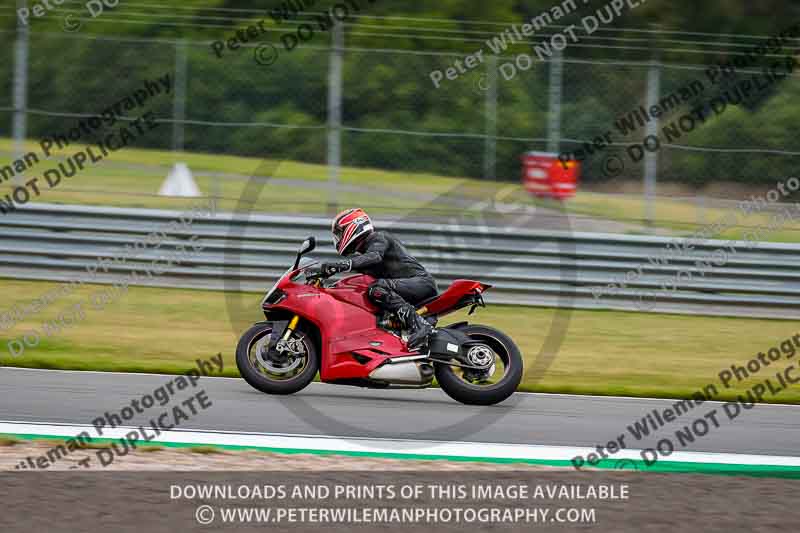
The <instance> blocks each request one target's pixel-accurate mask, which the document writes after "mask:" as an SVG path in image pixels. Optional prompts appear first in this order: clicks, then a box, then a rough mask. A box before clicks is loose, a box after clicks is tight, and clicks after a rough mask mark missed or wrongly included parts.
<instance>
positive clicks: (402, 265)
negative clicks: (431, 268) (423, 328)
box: [347, 231, 437, 313]
mask: <svg viewBox="0 0 800 533" xmlns="http://www.w3.org/2000/svg"><path fill="white" fill-rule="evenodd" d="M347 259H349V260H350V261H351V269H352V270H354V271H356V272H361V273H363V274H369V275H370V276H372V277H374V278H376V279H377V281H376V282H375V283H373V284H372V285H371V286H370V288H369V292H368V293H367V296H368V297H369V299H370V300H371V301H372V302H373V303H375V305H377V306H378V307H379V308H381V309H383V310H384V311H388V312H391V313H395V312H397V311H399V310H400V309H401V308H402V307H403V306H404V305H407V304H411V305H415V304H418V303H419V302H421V301H423V300H425V299H427V298H430V297H432V296H435V295H436V293H437V288H436V280H434V279H433V276H431V275H430V274H429V273H428V271H427V270H425V268H424V267H423V266H422V265H421V264H420V263H419V261H417V260H416V259H414V257H412V256H411V255H410V254H409V253H408V251H407V250H406V248H405V246H403V243H402V242H400V240H399V239H397V237H395V236H393V235H391V234H390V233H387V232H385V231H376V232H374V233H371V234H370V235H367V236H366V237H365V238H364V239H363V241H362V242H361V243H359V246H358V250H357V253H355V254H352V255H350V256H348V257H347Z"/></svg>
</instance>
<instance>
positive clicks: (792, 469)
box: [0, 433, 800, 479]
mask: <svg viewBox="0 0 800 533" xmlns="http://www.w3.org/2000/svg"><path fill="white" fill-rule="evenodd" d="M0 435H3V436H7V437H13V438H17V439H22V440H57V441H63V440H64V439H67V438H71V437H73V436H74V435H69V436H63V437H60V436H53V435H38V434H33V433H0ZM117 441H119V439H112V438H103V437H95V438H93V439H92V442H93V443H94V442H99V443H111V442H117ZM142 445H145V443H142ZM146 445H149V446H163V447H165V448H196V447H208V446H212V447H214V448H220V449H223V450H239V451H241V450H255V451H261V452H272V453H283V454H313V455H345V456H349V457H378V458H383V459H406V460H417V461H462V462H472V463H499V464H531V465H540V466H553V467H561V468H564V467H566V468H569V469H570V470H573V466H572V463H571V462H570V461H568V460H556V459H504V458H495V457H465V456H459V455H435V454H407V453H393V452H355V451H340V450H308V449H300V448H274V447H269V446H242V445H237V444H207V443H188V442H161V441H158V440H153V441H150V442H148V443H146ZM595 470H617V471H620V472H623V471H627V472H633V471H638V472H658V473H685V474H717V475H728V476H752V477H775V478H791V479H800V467H798V466H776V465H738V464H724V463H689V462H681V461H658V462H657V463H655V464H653V465H649V466H648V465H646V464H645V463H644V461H635V460H632V459H624V460H615V459H603V460H602V461H600V462H599V463H598V464H597V465H596V466H594V467H592V468H581V469H580V471H581V472H592V471H595Z"/></svg>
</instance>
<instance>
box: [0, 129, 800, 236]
mask: <svg viewBox="0 0 800 533" xmlns="http://www.w3.org/2000/svg"><path fill="white" fill-rule="evenodd" d="M81 148H83V145H72V146H70V147H68V148H67V149H65V150H62V151H61V152H57V153H56V156H57V157H67V156H69V155H71V154H73V153H75V152H77V151H78V150H79V149H81ZM25 149H26V150H27V151H32V152H34V153H36V154H37V155H38V156H40V158H41V157H42V152H41V149H40V147H39V146H38V144H37V143H34V142H28V143H27V144H26V148H25ZM13 151H14V144H13V142H12V141H11V140H9V139H0V152H2V153H5V154H8V155H9V156H10V155H11V154H12V153H13ZM8 161H9V162H10V158H9V159H8ZM176 162H185V163H187V164H188V165H189V168H190V169H191V170H192V171H193V172H195V174H196V175H195V181H196V182H197V184H198V186H199V187H200V190H201V191H203V193H204V194H211V192H212V191H214V190H215V189H214V186H213V185H212V180H216V181H217V183H218V184H219V190H218V194H219V196H220V200H219V203H218V206H219V209H220V210H234V209H236V208H237V204H238V200H239V198H241V197H242V196H243V195H244V191H245V187H246V186H247V181H248V180H246V179H237V178H232V177H222V178H213V177H209V176H200V175H198V174H202V173H215V172H219V173H227V174H239V175H241V176H245V177H250V176H259V177H261V178H270V177H272V178H277V179H288V180H301V181H297V182H296V183H297V185H293V184H291V183H267V184H266V185H265V186H264V188H263V189H262V190H261V192H260V193H259V196H258V198H257V199H256V202H255V205H254V208H253V209H254V210H255V211H264V212H271V213H291V214H316V215H320V214H326V213H327V212H328V210H329V207H328V202H329V195H328V193H327V191H326V190H325V189H321V188H316V187H315V186H314V185H315V183H319V184H320V185H322V184H323V183H324V182H326V181H327V179H328V169H327V167H326V166H325V165H320V164H312V163H303V162H298V161H276V160H270V159H259V158H252V157H238V156H226V155H215V154H202V153H182V154H175V153H173V152H168V151H158V150H141V149H126V150H120V151H119V152H115V153H113V154H111V155H110V156H109V158H108V159H107V160H106V161H104V162H101V163H99V164H97V165H95V166H89V167H86V169H85V170H84V171H83V172H81V173H80V174H78V175H76V176H75V177H73V178H69V179H65V180H64V181H62V183H61V184H59V185H58V186H57V187H56V188H53V189H48V188H46V185H45V187H44V188H43V189H42V194H41V196H40V197H38V198H37V200H38V201H43V202H50V203H63V204H82V205H85V204H88V205H108V206H116V207H142V208H161V209H167V208H171V209H183V208H185V207H187V206H188V205H190V204H191V203H192V202H194V201H195V200H193V199H191V198H189V199H187V198H168V197H161V196H158V195H157V192H158V189H159V187H160V186H161V184H162V182H163V181H164V179H165V178H166V175H167V173H168V172H169V170H170V169H171V168H172V166H173V165H174V164H175V163H176ZM57 163H58V159H53V160H49V161H48V160H44V159H42V160H41V161H40V163H39V164H38V165H35V166H34V167H33V168H32V169H31V170H30V171H29V174H30V175H31V176H41V175H42V173H43V172H44V170H46V169H48V168H50V167H53V166H56V165H57ZM107 163H110V164H107ZM340 182H341V183H342V184H344V185H349V186H357V187H371V188H372V189H370V190H369V192H367V193H364V192H360V193H355V192H347V191H340V192H339V194H338V195H337V203H338V204H339V205H340V206H345V205H355V204H359V205H363V206H365V207H369V208H370V210H371V212H373V213H375V214H378V215H381V214H392V215H404V214H408V213H411V212H413V211H414V210H417V209H420V208H423V207H425V208H426V210H427V212H428V214H430V210H431V209H434V208H435V210H436V211H437V213H439V214H441V215H456V216H458V215H463V212H462V210H461V208H459V207H457V206H452V205H448V204H447V203H446V202H442V201H435V200H434V198H435V197H437V196H440V195H453V196H463V197H467V198H471V199H473V200H475V201H476V202H484V201H486V200H493V201H494V202H497V203H504V202H505V203H519V204H522V205H538V206H542V207H546V208H549V209H564V210H566V211H568V212H569V213H572V214H575V215H588V216H592V217H597V218H599V219H608V220H614V221H620V222H625V223H628V224H630V225H631V226H632V228H633V232H642V231H643V229H642V223H641V219H642V218H643V213H644V202H643V199H642V198H641V197H640V196H636V195H626V196H623V195H607V194H598V193H593V192H589V191H581V192H579V193H578V194H577V196H576V197H575V198H574V199H572V200H570V201H568V202H565V203H564V204H563V205H560V204H556V203H555V202H545V201H540V200H536V199H534V198H532V197H531V196H530V195H529V194H528V193H527V192H526V191H525V190H524V189H523V188H522V186H521V185H520V184H519V183H507V182H500V183H497V182H486V181H484V180H475V179H467V178H454V177H445V176H438V175H434V174H426V173H407V172H399V171H386V170H380V169H371V168H355V167H342V169H341V171H340ZM13 187H14V185H13V183H11V182H5V183H2V184H0V197H3V196H5V195H6V194H8V193H10V192H11V190H12V188H13ZM727 212H728V211H727V210H726V209H720V208H707V209H705V211H704V215H703V217H704V220H705V222H706V223H712V222H715V221H718V220H722V219H723V218H724V216H725V215H726V213H727ZM655 219H656V221H655V226H656V227H658V228H662V229H666V230H669V231H671V232H675V233H677V234H689V233H691V232H692V231H694V230H696V229H697V228H698V227H699V225H698V220H697V209H696V207H695V206H694V205H692V204H691V203H688V202H685V201H679V200H670V199H668V198H664V197H659V198H658V199H657V200H656V201H655ZM768 221H769V217H767V216H763V215H758V214H752V215H749V216H746V217H744V216H742V217H740V224H741V225H743V226H753V227H756V226H760V225H765V224H766V223H767V222H768ZM746 231H747V229H746V228H742V227H737V228H731V229H730V230H727V231H725V232H722V233H720V234H718V235H716V236H715V237H717V238H726V239H742V238H743V237H744V236H745V232H746ZM763 239H764V240H766V241H776V242H800V223H789V224H786V225H784V226H782V227H780V228H779V229H778V230H776V231H774V232H772V233H768V234H766V235H765V236H764V237H763Z"/></svg>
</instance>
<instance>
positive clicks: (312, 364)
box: [236, 323, 319, 394]
mask: <svg viewBox="0 0 800 533" xmlns="http://www.w3.org/2000/svg"><path fill="white" fill-rule="evenodd" d="M271 334H272V324H269V323H267V324H256V325H255V326H253V327H251V328H250V329H249V330H247V332H245V334H244V335H242V338H241V339H239V344H238V345H237V346H236V366H237V367H238V368H239V373H240V374H241V375H242V377H243V378H244V380H245V381H246V382H247V383H249V384H250V386H252V387H253V388H254V389H256V390H260V391H261V392H265V393H267V394H294V393H295V392H297V391H300V390H302V389H304V388H305V387H306V386H308V384H309V383H311V382H312V381H313V380H314V377H315V376H316V375H317V371H318V370H319V357H318V356H317V350H316V347H315V345H314V342H313V341H312V340H311V337H310V336H309V335H308V334H306V333H304V332H303V331H301V330H299V329H298V330H295V331H294V333H293V334H292V335H293V336H294V337H295V338H298V339H299V340H301V341H302V342H303V345H304V347H305V349H306V351H307V362H306V366H305V367H304V368H303V369H302V370H301V371H300V373H298V374H297V375H295V376H292V377H291V378H287V379H273V378H270V377H269V376H267V375H265V373H264V372H263V371H261V370H260V368H259V367H254V365H258V364H259V363H257V362H255V363H254V362H253V361H252V359H251V357H250V353H251V350H252V349H254V348H255V347H254V345H255V344H256V343H257V342H258V341H260V340H261V339H263V338H264V336H267V337H268V336H269V335H271Z"/></svg>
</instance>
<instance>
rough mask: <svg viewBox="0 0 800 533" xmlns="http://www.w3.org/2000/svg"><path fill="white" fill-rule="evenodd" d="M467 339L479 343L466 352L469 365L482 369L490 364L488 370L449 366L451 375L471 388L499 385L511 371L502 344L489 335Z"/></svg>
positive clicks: (475, 335)
mask: <svg viewBox="0 0 800 533" xmlns="http://www.w3.org/2000/svg"><path fill="white" fill-rule="evenodd" d="M469 337H470V339H472V340H476V341H480V342H481V344H478V345H474V346H472V347H470V349H469V350H468V351H467V360H468V361H469V364H470V365H475V366H481V367H484V366H486V365H488V364H489V363H491V366H490V367H489V369H488V370H477V369H470V368H463V367H457V366H451V368H452V370H453V374H454V375H455V376H456V377H458V378H459V380H461V381H462V382H463V383H464V384H466V385H470V386H472V387H480V388H485V387H491V386H494V385H497V384H499V383H501V382H502V381H503V380H504V379H505V378H506V376H508V375H509V373H510V370H511V368H510V360H511V357H510V356H509V353H508V350H507V349H506V347H505V345H504V344H503V342H502V341H500V340H499V339H497V338H495V337H492V336H490V335H479V334H472V335H469Z"/></svg>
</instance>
